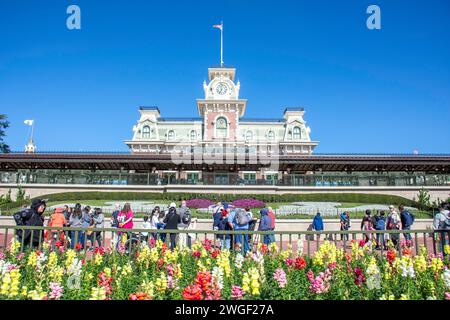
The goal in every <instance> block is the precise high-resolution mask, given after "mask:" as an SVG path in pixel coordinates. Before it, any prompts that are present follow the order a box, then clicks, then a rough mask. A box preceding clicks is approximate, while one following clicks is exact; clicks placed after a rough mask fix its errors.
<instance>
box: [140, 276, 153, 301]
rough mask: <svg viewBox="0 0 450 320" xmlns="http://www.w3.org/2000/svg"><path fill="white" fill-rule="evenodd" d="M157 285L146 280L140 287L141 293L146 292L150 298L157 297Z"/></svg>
mask: <svg viewBox="0 0 450 320" xmlns="http://www.w3.org/2000/svg"><path fill="white" fill-rule="evenodd" d="M154 289H155V284H154V283H153V282H152V281H147V280H145V279H144V281H142V283H141V285H140V291H142V292H145V293H146V294H148V295H149V296H150V297H153V296H154V295H155V292H154Z"/></svg>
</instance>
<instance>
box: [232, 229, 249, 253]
mask: <svg viewBox="0 0 450 320" xmlns="http://www.w3.org/2000/svg"><path fill="white" fill-rule="evenodd" d="M242 236H244V244H243V247H244V256H245V255H246V254H247V251H248V250H250V247H249V245H248V234H236V235H235V238H234V243H239V244H241V243H242Z"/></svg>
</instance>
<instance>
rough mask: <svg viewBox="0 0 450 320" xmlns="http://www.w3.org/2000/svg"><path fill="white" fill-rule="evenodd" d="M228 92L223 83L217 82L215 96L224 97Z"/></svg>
mask: <svg viewBox="0 0 450 320" xmlns="http://www.w3.org/2000/svg"><path fill="white" fill-rule="evenodd" d="M227 91H228V86H227V85H226V83H224V82H219V84H218V85H217V86H216V92H217V94H220V95H224V94H225V93H227Z"/></svg>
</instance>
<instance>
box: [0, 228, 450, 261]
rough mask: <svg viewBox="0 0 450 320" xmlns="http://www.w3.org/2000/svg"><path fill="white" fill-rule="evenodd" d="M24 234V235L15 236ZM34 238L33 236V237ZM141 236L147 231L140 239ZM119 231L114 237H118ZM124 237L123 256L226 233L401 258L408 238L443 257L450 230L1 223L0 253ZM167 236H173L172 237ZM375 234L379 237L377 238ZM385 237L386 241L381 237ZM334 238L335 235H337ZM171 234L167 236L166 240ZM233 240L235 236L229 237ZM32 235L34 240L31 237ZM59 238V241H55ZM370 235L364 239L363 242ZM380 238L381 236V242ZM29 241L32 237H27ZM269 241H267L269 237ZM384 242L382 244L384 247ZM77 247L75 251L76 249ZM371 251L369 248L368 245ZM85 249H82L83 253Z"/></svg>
mask: <svg viewBox="0 0 450 320" xmlns="http://www.w3.org/2000/svg"><path fill="white" fill-rule="evenodd" d="M45 231H47V232H48V233H49V234H50V235H51V236H50V240H46V239H45ZM26 232H28V233H27V236H26V237H20V236H17V235H18V234H24V233H26ZM86 232H92V234H93V235H94V236H93V237H91V238H90V239H89V240H88V238H87V235H86ZM36 234H38V236H36V237H35V235H36ZM55 234H56V235H58V236H60V235H61V234H63V235H64V238H65V240H60V238H53V239H52V235H55ZM143 234H147V237H144V236H143ZM118 235H119V237H118ZM123 235H127V237H126V239H127V240H126V241H125V242H123V248H122V249H124V250H126V252H127V253H128V254H130V255H131V254H132V252H133V248H134V247H135V246H136V245H137V244H139V243H142V242H150V241H152V240H151V239H152V238H153V239H155V240H156V239H161V240H163V242H165V243H166V244H167V245H168V247H170V242H171V240H172V241H174V242H175V243H176V244H177V245H180V242H184V241H186V242H185V243H181V246H183V247H184V246H188V247H190V244H189V243H188V241H187V240H191V243H194V242H195V241H197V240H200V241H203V242H204V241H205V240H209V241H211V245H212V246H213V247H215V248H220V247H221V245H222V244H221V238H226V237H228V236H229V237H230V238H231V239H230V242H231V248H230V249H231V250H241V251H242V253H243V254H245V252H244V246H242V245H240V246H239V247H237V246H234V245H233V244H234V241H233V240H235V239H236V237H242V238H241V244H242V241H245V235H246V236H247V237H249V240H248V242H249V250H250V251H256V249H257V247H258V243H266V244H268V243H267V242H275V243H276V245H277V247H278V248H279V249H280V250H284V249H288V248H292V249H293V250H297V249H298V244H299V242H300V243H301V245H302V251H303V253H304V254H306V255H307V256H311V255H312V254H313V253H314V252H315V251H316V250H317V249H318V248H319V247H320V245H321V244H322V243H323V241H330V242H333V243H334V244H335V245H336V246H337V247H338V248H342V249H344V250H345V251H346V252H347V251H349V250H350V251H351V243H353V242H355V241H356V242H360V241H365V242H366V243H369V242H372V243H373V241H379V242H380V244H381V243H382V242H383V241H386V242H385V243H383V244H382V245H381V246H380V248H379V251H378V250H373V252H379V253H381V254H382V253H383V252H385V251H386V247H385V245H386V246H387V241H394V242H396V243H395V244H394V246H392V247H393V248H394V249H395V250H396V251H397V252H398V255H399V256H400V257H401V256H402V251H403V249H404V248H403V246H401V242H402V241H404V240H405V239H406V237H408V238H409V240H410V246H409V247H410V248H411V249H412V250H413V253H415V254H419V248H420V247H424V248H425V249H426V250H427V252H432V253H433V254H435V255H436V254H438V253H442V254H443V255H444V256H446V255H448V252H445V250H444V248H445V245H448V244H449V243H450V230H430V229H428V230H370V231H363V230H358V231H275V230H272V231H250V230H232V231H223V230H220V231H216V230H195V229H183V230H172V229H158V230H151V229H121V228H74V227H63V228H58V227H47V226H44V227H33V226H15V225H9V226H0V251H1V250H5V249H7V248H8V246H9V245H10V244H11V240H12V239H13V238H16V239H17V240H18V241H19V242H20V243H21V250H24V249H26V248H27V247H33V248H42V246H43V244H44V242H46V241H47V242H48V243H50V244H51V245H52V246H54V245H55V244H56V242H57V241H58V240H60V241H61V244H60V245H66V246H67V245H68V244H69V243H68V242H67V240H68V239H69V238H71V242H70V245H71V246H72V247H76V244H79V247H80V248H84V249H87V244H88V241H90V242H91V247H92V248H94V247H95V246H96V244H98V245H99V246H101V247H104V248H107V247H112V248H113V249H115V250H118V245H117V243H119V242H120V241H121V239H120V237H121V236H123ZM171 235H173V236H172V237H171ZM377 235H378V236H377ZM386 235H387V237H388V238H389V240H387V239H386ZM338 237H339V239H338ZM171 238H172V239H171ZM233 238H234V239H233ZM35 239H37V240H35ZM56 239H58V240H56ZM368 239H369V240H368ZM383 239H384V240H383ZM30 240H31V241H30ZM268 240H270V241H268ZM384 244H385V245H384ZM80 248H78V249H80ZM372 249H374V248H372ZM86 251H87V250H84V252H85V253H86Z"/></svg>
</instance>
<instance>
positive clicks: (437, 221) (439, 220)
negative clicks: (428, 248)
mask: <svg viewBox="0 0 450 320" xmlns="http://www.w3.org/2000/svg"><path fill="white" fill-rule="evenodd" d="M448 209H449V204H448V203H442V204H441V205H440V206H439V212H438V213H437V214H436V215H435V216H434V218H433V230H434V234H435V235H436V236H435V239H436V240H438V242H439V250H440V252H444V246H445V245H446V244H447V241H446V240H445V232H442V231H438V230H450V216H449V215H450V211H449V210H448Z"/></svg>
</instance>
